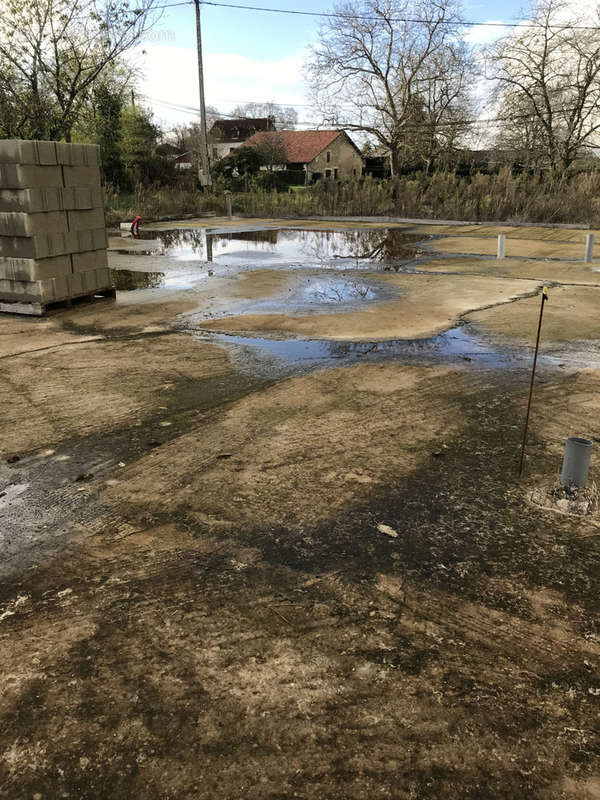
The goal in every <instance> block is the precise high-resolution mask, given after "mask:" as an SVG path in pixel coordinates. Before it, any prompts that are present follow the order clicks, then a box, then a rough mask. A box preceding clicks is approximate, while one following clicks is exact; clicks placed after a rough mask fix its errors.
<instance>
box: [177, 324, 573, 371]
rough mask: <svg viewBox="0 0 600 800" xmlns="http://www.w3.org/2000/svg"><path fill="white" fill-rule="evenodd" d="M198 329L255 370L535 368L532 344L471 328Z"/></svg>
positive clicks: (553, 363)
mask: <svg viewBox="0 0 600 800" xmlns="http://www.w3.org/2000/svg"><path fill="white" fill-rule="evenodd" d="M192 332H193V333H194V334H195V335H196V336H197V337H198V338H201V339H203V340H206V341H212V342H217V343H219V344H223V345H226V346H227V347H228V348H230V350H231V352H232V354H233V356H234V358H236V360H239V361H240V362H241V363H242V364H243V363H246V364H248V365H249V366H250V368H251V369H252V371H253V372H256V371H257V369H258V370H260V369H261V368H263V369H266V370H267V371H268V370H269V369H272V368H273V367H275V368H276V369H281V370H283V371H286V370H288V371H294V370H295V369H298V368H299V369H303V368H309V367H311V366H319V365H324V364H326V363H327V362H331V361H340V362H346V363H356V362H359V361H360V362H365V361H366V362H378V361H390V360H399V361H412V362H416V363H436V364H440V363H454V364H456V363H463V364H464V363H472V365H473V366H479V367H487V368H522V367H530V366H531V358H532V355H531V352H530V350H529V349H528V348H514V349H511V348H501V347H494V346H493V345H492V344H490V343H488V342H486V341H485V340H484V339H482V338H481V337H479V336H478V335H477V334H476V333H475V332H474V331H470V330H468V329H467V328H466V327H465V326H459V327H456V328H452V329H451V330H449V331H446V332H445V333H442V334H439V335H437V336H431V337H428V338H425V339H394V340H390V341H382V342H366V341H357V342H352V341H350V342H346V341H344V342H341V341H331V340H326V339H267V338H257V337H245V336H230V335H228V334H218V333H217V334H213V333H208V332H206V331H202V330H199V329H198V330H193V329H192ZM557 362H558V359H556V358H554V357H552V356H542V357H540V364H544V363H546V364H547V365H548V366H556V365H557Z"/></svg>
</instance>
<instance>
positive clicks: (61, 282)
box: [0, 277, 69, 303]
mask: <svg viewBox="0 0 600 800" xmlns="http://www.w3.org/2000/svg"><path fill="white" fill-rule="evenodd" d="M68 297H69V284H68V279H67V278H66V277H63V278H48V279H47V280H44V281H11V280H3V279H0V302H1V301H2V300H9V301H21V302H26V303H27V302H29V303H54V302H57V301H59V300H66V299H67V298H68Z"/></svg>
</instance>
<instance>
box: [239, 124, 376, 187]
mask: <svg viewBox="0 0 600 800" xmlns="http://www.w3.org/2000/svg"><path fill="white" fill-rule="evenodd" d="M246 144H247V145H249V146H254V147H263V148H264V147H269V146H272V149H274V150H279V151H280V152H282V153H285V163H284V164H278V165H276V166H275V168H278V169H288V170H297V171H300V170H301V171H303V172H304V176H305V183H312V182H313V181H316V180H319V178H333V179H334V180H337V179H340V180H341V179H346V178H353V177H358V176H360V175H361V174H362V169H363V159H362V155H361V152H360V150H359V149H358V147H357V146H356V145H355V144H354V142H353V141H352V139H351V138H350V137H349V136H348V134H347V133H346V132H345V131H340V130H328V131H275V132H273V133H268V132H260V133H255V134H254V136H252V137H251V138H250V139H248V141H247V142H246Z"/></svg>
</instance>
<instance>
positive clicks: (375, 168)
mask: <svg viewBox="0 0 600 800" xmlns="http://www.w3.org/2000/svg"><path fill="white" fill-rule="evenodd" d="M364 159H365V175H370V176H371V177H372V178H389V177H390V175H391V173H392V153H391V150H390V149H389V148H387V147H373V148H371V149H370V150H369V152H368V153H365V156H364Z"/></svg>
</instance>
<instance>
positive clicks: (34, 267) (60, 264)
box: [0, 255, 73, 281]
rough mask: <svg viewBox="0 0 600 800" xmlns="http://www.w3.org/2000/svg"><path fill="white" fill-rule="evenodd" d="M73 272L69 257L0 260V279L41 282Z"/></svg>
mask: <svg viewBox="0 0 600 800" xmlns="http://www.w3.org/2000/svg"><path fill="white" fill-rule="evenodd" d="M72 272H73V268H72V264H71V256H68V255H64V256H54V257H53V258H0V279H5V280H13V281H41V280H46V279H47V278H60V277H65V276H68V275H71V274H72Z"/></svg>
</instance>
